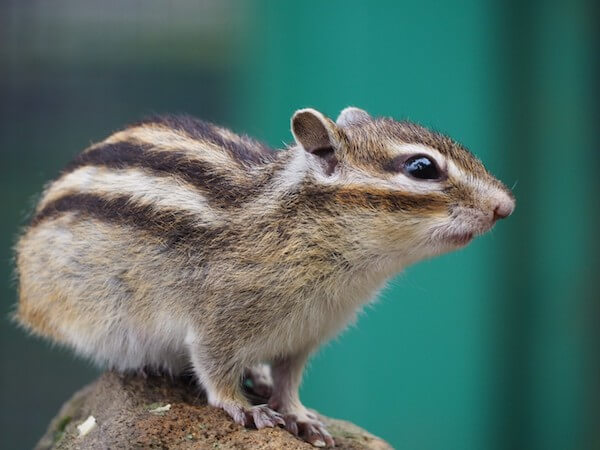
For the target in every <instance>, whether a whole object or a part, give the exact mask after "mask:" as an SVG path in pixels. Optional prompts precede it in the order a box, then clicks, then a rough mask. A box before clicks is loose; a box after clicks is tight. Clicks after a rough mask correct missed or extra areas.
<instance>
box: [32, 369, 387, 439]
mask: <svg viewBox="0 0 600 450" xmlns="http://www.w3.org/2000/svg"><path fill="white" fill-rule="evenodd" d="M169 405H170V406H169ZM90 416H93V419H90ZM321 418H322V420H323V421H324V422H325V423H326V425H327V427H328V429H329V431H330V433H331V434H332V435H333V437H334V439H335V441H336V448H338V449H378V450H379V449H382V450H383V449H390V448H391V447H390V446H389V444H387V443H386V442H385V441H383V440H381V439H379V438H377V437H375V436H373V435H372V434H369V433H367V432H366V431H365V430H363V429H361V428H359V427H357V426H356V425H353V424H351V423H349V422H345V421H342V420H336V419H329V418H326V417H323V416H321ZM94 419H95V425H94V424H93V422H94ZM86 420H87V423H86V425H85V426H84V427H80V429H86V428H88V426H92V428H91V430H90V431H88V433H87V434H85V435H84V436H80V430H79V429H78V428H77V426H78V425H81V424H82V423H84V422H86ZM109 448H110V449H152V448H156V449H173V448H176V449H231V448H235V449H312V448H314V447H312V446H311V445H309V444H307V443H306V442H303V441H300V440H299V439H297V438H296V437H294V436H293V435H291V434H290V433H288V432H287V431H285V430H283V429H280V428H268V429H262V430H250V429H246V428H243V427H241V426H239V425H237V424H235V423H233V422H232V421H231V420H230V419H229V417H228V416H227V414H226V413H224V412H223V411H221V410H219V409H217V408H213V407H211V406H208V405H207V404H206V399H205V398H204V397H203V394H202V393H201V391H200V390H199V389H198V388H197V387H196V386H195V385H194V384H193V382H192V381H191V380H190V379H183V378H178V379H170V378H168V377H159V376H150V377H147V378H144V377H142V376H133V375H120V374H117V373H114V372H107V373H105V374H104V375H102V376H101V377H100V378H99V379H98V380H96V381H95V382H93V383H92V384H90V385H88V386H86V387H84V388H83V389H81V390H80V391H79V392H77V393H76V394H75V395H73V397H72V398H71V399H70V400H69V401H68V402H67V403H65V404H64V405H63V407H62V408H61V410H60V411H59V413H58V415H57V416H56V417H55V418H54V419H53V420H52V422H51V423H50V426H49V427H48V430H47V431H46V434H45V435H44V436H43V437H42V439H41V440H40V442H39V443H38V445H37V446H36V449H38V450H45V449H61V450H62V449H64V450H67V449H85V450H88V449H109Z"/></svg>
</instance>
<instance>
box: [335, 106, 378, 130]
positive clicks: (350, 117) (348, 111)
mask: <svg viewBox="0 0 600 450" xmlns="http://www.w3.org/2000/svg"><path fill="white" fill-rule="evenodd" d="M369 120H371V116H370V115H369V113H368V112H366V111H365V110H364V109H360V108H355V107H354V106H349V107H348V108H345V109H344V110H342V112H341V113H340V115H339V116H338V118H337V120H336V121H335V123H336V124H337V125H338V126H340V127H347V126H350V125H358V124H361V123H365V122H368V121H369Z"/></svg>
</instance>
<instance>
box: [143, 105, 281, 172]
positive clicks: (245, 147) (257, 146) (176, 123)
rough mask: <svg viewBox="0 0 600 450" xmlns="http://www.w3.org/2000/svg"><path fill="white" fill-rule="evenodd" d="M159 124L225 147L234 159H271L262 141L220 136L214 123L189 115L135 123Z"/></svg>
mask: <svg viewBox="0 0 600 450" xmlns="http://www.w3.org/2000/svg"><path fill="white" fill-rule="evenodd" d="M153 123H155V124H160V125H164V126H166V127H168V128H173V129H176V130H180V131H183V132H185V133H186V134H187V135H188V136H189V137H191V138H192V139H197V140H201V141H204V140H205V141H209V142H211V143H213V144H215V145H217V146H218V147H222V148H225V149H226V150H227V151H228V152H229V153H230V154H231V155H232V156H233V157H234V158H235V159H237V160H238V161H241V162H246V163H253V164H265V163H267V162H269V161H272V159H273V150H272V149H271V148H269V147H267V146H266V145H265V144H263V143H262V142H259V141H257V140H255V139H252V138H250V137H248V136H240V135H238V137H239V138H240V142H238V141H233V140H231V139H227V138H225V137H223V136H221V135H220V134H219V133H218V132H217V131H216V128H217V126H216V125H213V124H211V123H209V122H205V121H203V120H200V119H196V118H195V117H191V116H185V115H180V116H174V115H166V116H156V117H150V118H148V119H145V120H143V121H142V122H139V123H138V124H136V125H145V124H153Z"/></svg>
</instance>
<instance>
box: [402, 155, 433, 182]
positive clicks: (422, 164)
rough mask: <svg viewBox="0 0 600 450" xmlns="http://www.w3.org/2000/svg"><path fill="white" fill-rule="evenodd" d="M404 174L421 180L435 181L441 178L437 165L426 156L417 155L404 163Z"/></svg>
mask: <svg viewBox="0 0 600 450" xmlns="http://www.w3.org/2000/svg"><path fill="white" fill-rule="evenodd" d="M403 169H404V172H405V173H407V174H408V175H410V176H411V177H414V178H419V179H421V180H437V179H439V178H441V174H440V171H439V169H438V167H437V164H436V163H435V162H434V161H432V160H431V158H429V157H428V156H425V155H417V156H412V157H410V158H408V159H407V160H406V161H404V165H403Z"/></svg>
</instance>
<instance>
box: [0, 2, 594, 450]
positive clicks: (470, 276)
mask: <svg viewBox="0 0 600 450" xmlns="http://www.w3.org/2000/svg"><path fill="white" fill-rule="evenodd" d="M597 22H598V8H597V7H596V5H595V2H593V1H591V0H590V1H587V0H573V1H569V2H566V1H556V0H549V1H541V0H534V1H529V2H521V1H516V0H508V1H500V0H497V1H491V0H488V1H475V0H471V1H462V2H443V1H435V0H424V1H415V0H413V1H406V2H398V1H373V2H366V1H364V2H361V1H353V0H344V1H315V0H311V1H303V2H291V1H280V2H275V1H271V2H269V1H252V2H250V1H248V2H236V1H233V0H229V1H217V0H213V1H208V2H206V1H205V2H193V1H185V2H183V1H170V2H165V1H159V0H152V1H144V2H141V1H125V2H122V1H117V0H110V1H103V2H92V1H77V0H69V1H67V0H60V1H53V2H34V1H3V2H0V152H1V153H0V155H1V156H0V158H1V160H0V170H1V175H2V176H1V177H0V188H1V192H2V200H3V205H2V222H1V224H0V226H1V229H0V230H1V233H0V249H1V252H2V253H1V259H2V264H1V265H0V270H1V274H2V277H1V279H2V280H4V282H2V283H0V295H1V297H0V313H1V319H0V338H1V341H0V361H1V370H0V395H1V397H0V400H1V401H0V447H1V448H3V449H23V448H30V447H32V446H33V445H34V443H35V442H36V441H37V439H38V438H39V437H40V436H41V434H42V433H43V431H44V429H45V427H46V425H47V423H48V421H49V419H50V418H51V417H52V416H53V415H54V414H55V413H56V411H57V410H58V408H59V406H60V405H61V404H62V402H63V401H64V400H66V399H67V398H68V396H70V395H71V394H72V393H73V392H74V391H75V390H76V389H78V388H79V387H81V386H83V385H84V384H85V383H87V382H88V381H90V380H91V379H93V378H94V377H95V376H96V375H97V374H98V373H99V372H98V370H96V369H94V368H92V367H91V366H90V365H89V364H87V363H86V362H85V361H81V360H79V359H76V358H75V357H74V356H72V355H71V354H70V353H69V352H68V351H65V350H63V349H59V348H52V347H51V346H50V345H49V344H47V343H45V342H43V341H41V340H38V339H35V338H32V337H28V336H27V335H26V334H25V333H24V332H22V331H21V330H19V329H17V328H16V327H15V326H14V325H13V324H11V323H10V321H9V320H8V314H9V312H10V311H11V310H12V308H13V305H14V302H15V299H16V294H15V282H14V280H13V276H12V270H13V269H12V267H13V265H12V260H11V258H12V250H11V246H12V244H13V243H14V241H15V239H16V236H17V234H18V230H19V227H20V226H22V225H23V224H24V223H25V219H26V217H27V214H28V212H29V211H30V210H31V207H32V205H33V204H34V201H35V196H36V195H37V193H39V192H40V190H41V188H42V186H43V184H44V183H45V182H46V181H48V180H50V179H51V178H52V177H54V176H56V174H57V172H58V170H59V169H60V168H61V166H63V165H64V164H65V163H66V162H67V161H68V160H69V159H70V158H71V157H72V156H73V155H74V154H75V153H77V152H78V151H79V150H80V149H82V148H83V147H85V146H87V145H88V144H89V143H90V142H92V141H96V140H100V139H102V138H103V137H105V136H106V135H107V134H108V133H110V132H111V131H114V130H116V129H118V128H119V127H121V126H122V125H123V124H125V123H127V122H133V121H136V120H138V119H140V118H141V117H144V116H146V115H149V114H152V113H160V112H171V113H175V112H185V113H189V114H193V115H197V116H199V117H202V118H205V119H208V120H211V121H214V122H218V123H220V124H223V125H225V126H229V127H231V128H233V129H234V130H236V131H240V132H245V133H247V134H250V135H252V136H255V137H258V138H260V139H262V140H265V141H266V142H268V143H269V144H270V145H272V146H275V147H280V146H281V145H282V142H290V140H291V135H290V132H289V118H290V116H291V114H292V113H293V111H294V110H295V109H297V108H301V107H306V106H311V107H315V108H317V109H320V110H321V111H323V112H325V113H326V114H329V115H330V116H332V117H335V116H336V115H337V113H338V112H339V111H340V110H341V109H343V108H344V107H345V106H348V105H355V106H359V107H362V108H365V109H367V110H368V111H369V112H371V113H372V114H373V115H389V116H393V117H395V118H407V119H411V120H414V121H418V122H420V123H422V124H424V125H427V126H431V127H434V128H437V129H439V130H441V131H444V132H447V133H448V134H450V135H451V136H453V137H455V138H456V139H458V140H459V141H461V142H463V143H464V144H465V145H466V146H468V147H469V148H470V149H472V151H473V152H474V153H476V154H477V155H478V156H479V157H480V158H481V159H482V160H483V161H484V162H485V163H486V165H487V166H488V168H489V169H490V170H491V171H492V172H493V173H494V174H496V175H497V176H498V177H499V178H500V179H502V180H503V181H504V182H505V183H506V184H507V185H509V186H511V187H514V193H515V196H516V198H517V209H516V211H515V213H514V215H513V216H512V217H510V218H509V219H508V220H506V221H503V222H502V223H499V224H498V226H497V227H496V228H495V230H493V231H492V232H491V233H489V234H488V235H486V236H484V237H481V238H479V239H478V240H476V241H475V242H474V243H472V244H471V245H470V246H468V247H467V248H466V249H464V250H462V251H460V252H456V253H452V254H448V255H445V256H442V257H440V258H437V259H435V260H432V261H426V262H423V263H420V264H418V265H416V266H414V267H411V268H409V269H408V270H407V271H406V272H405V273H404V274H402V275H401V276H399V277H397V278H396V279H395V280H394V281H393V282H392V283H390V286H389V288H388V289H387V290H386V291H385V292H384V294H383V295H382V296H381V298H380V300H379V301H378V302H377V303H376V304H375V305H374V306H373V307H369V308H367V310H366V312H365V314H363V315H362V317H361V319H360V321H359V323H358V324H357V325H356V326H353V327H351V328H350V329H349V330H347V331H346V332H345V333H344V334H343V335H342V336H341V337H340V338H338V339H336V340H335V341H333V342H332V343H329V344H327V345H326V346H325V347H324V348H323V349H322V350H321V351H320V352H319V354H318V355H317V356H316V357H315V358H314V360H313V361H312V363H311V365H310V368H309V370H308V371H307V373H306V376H305V381H304V384H303V387H302V397H303V399H304V401H305V403H306V404H307V405H309V406H311V407H314V408H316V409H318V410H319V411H321V412H323V413H325V414H328V415H332V416H336V417H340V418H344V419H348V420H351V421H353V422H355V423H357V424H359V425H361V426H363V427H365V428H366V429H368V430H369V431H371V432H373V433H375V434H377V435H379V436H381V437H383V438H385V439H387V440H388V441H389V442H390V443H391V444H392V445H393V446H394V447H395V448H401V449H419V450H429V449H431V450H437V449H444V450H453V449H457V450H459V449H460V450H462V449H528V450H529V449H530V450H534V449H549V450H550V449H556V450H568V449H573V450H575V449H595V448H600V432H599V431H598V430H599V429H600V364H599V363H600V361H599V352H598V343H599V342H600V341H599V338H600V326H599V319H600V301H599V300H600V295H599V293H598V276H599V275H600V273H599V269H600V261H599V256H598V255H600V239H599V237H598V236H599V233H598V230H599V222H600V208H599V206H600V202H599V201H598V198H599V193H600V182H599V180H598V169H599V168H600V164H599V162H600V156H599V150H600V149H599V148H598V123H599V121H598V119H599V117H598V103H599V102H598V98H600V96H599V95H598V94H599V93H598V89H597V88H598V79H599V75H600V71H599V65H598V62H599V61H598V56H599V55H600V52H599V50H600V48H599V47H600V33H599V32H598V25H597Z"/></svg>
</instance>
